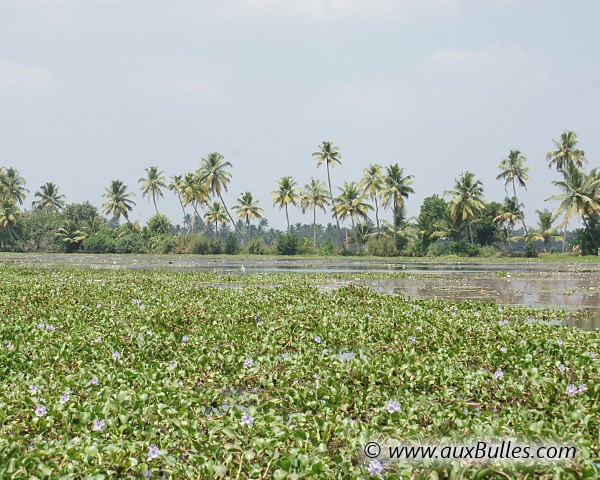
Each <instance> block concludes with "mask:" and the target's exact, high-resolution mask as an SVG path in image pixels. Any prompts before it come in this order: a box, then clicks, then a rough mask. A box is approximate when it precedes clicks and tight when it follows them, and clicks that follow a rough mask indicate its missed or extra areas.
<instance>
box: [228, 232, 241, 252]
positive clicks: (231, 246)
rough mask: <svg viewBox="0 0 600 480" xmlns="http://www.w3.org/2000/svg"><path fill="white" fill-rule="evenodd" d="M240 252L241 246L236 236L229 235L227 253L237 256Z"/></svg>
mask: <svg viewBox="0 0 600 480" xmlns="http://www.w3.org/2000/svg"><path fill="white" fill-rule="evenodd" d="M239 251H240V246H239V245H238V241H237V238H236V236H235V235H234V234H233V233H229V234H227V238H226V239H225V253H226V254H227V255H237V254H238V253H239Z"/></svg>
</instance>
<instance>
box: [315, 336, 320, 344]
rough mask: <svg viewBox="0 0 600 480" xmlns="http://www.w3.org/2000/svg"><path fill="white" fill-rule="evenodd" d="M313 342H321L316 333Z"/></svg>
mask: <svg viewBox="0 0 600 480" xmlns="http://www.w3.org/2000/svg"><path fill="white" fill-rule="evenodd" d="M315 342H317V343H321V337H319V336H318V335H317V336H316V337H315Z"/></svg>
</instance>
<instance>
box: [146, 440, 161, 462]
mask: <svg viewBox="0 0 600 480" xmlns="http://www.w3.org/2000/svg"><path fill="white" fill-rule="evenodd" d="M159 454H160V450H159V449H158V447H157V446H156V445H154V444H152V445H150V448H148V461H150V460H153V459H155V458H158V456H159Z"/></svg>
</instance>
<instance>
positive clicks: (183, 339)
mask: <svg viewBox="0 0 600 480" xmlns="http://www.w3.org/2000/svg"><path fill="white" fill-rule="evenodd" d="M189 339H190V337H188V336H187V335H184V336H183V338H182V339H181V342H182V343H187V341H188V340H189Z"/></svg>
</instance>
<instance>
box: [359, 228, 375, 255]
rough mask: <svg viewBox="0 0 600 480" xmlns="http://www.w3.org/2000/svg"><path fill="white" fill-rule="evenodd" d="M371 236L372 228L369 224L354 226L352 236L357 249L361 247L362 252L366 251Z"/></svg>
mask: <svg viewBox="0 0 600 480" xmlns="http://www.w3.org/2000/svg"><path fill="white" fill-rule="evenodd" d="M371 235H373V226H372V225H371V224H370V223H369V222H360V223H359V224H357V225H356V228H355V234H354V236H355V237H356V241H357V243H358V245H359V247H360V246H362V250H363V252H364V251H365V250H366V245H367V242H368V241H369V237H371Z"/></svg>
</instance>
